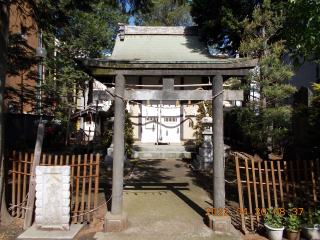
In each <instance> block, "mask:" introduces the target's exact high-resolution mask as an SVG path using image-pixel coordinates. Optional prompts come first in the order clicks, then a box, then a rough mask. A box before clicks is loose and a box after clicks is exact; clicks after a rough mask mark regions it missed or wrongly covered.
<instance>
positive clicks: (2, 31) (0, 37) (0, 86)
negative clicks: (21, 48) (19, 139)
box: [0, 0, 12, 226]
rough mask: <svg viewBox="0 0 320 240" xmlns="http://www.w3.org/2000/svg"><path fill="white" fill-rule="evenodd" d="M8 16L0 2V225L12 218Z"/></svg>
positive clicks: (5, 0)
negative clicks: (7, 147)
mask: <svg viewBox="0 0 320 240" xmlns="http://www.w3.org/2000/svg"><path fill="white" fill-rule="evenodd" d="M9 16H10V5H9V0H3V1H0V46H1V51H0V116H1V117H0V168H1V169H0V174H1V175H0V201H1V204H0V224H2V225H5V226H6V225H9V224H10V223H11V222H12V218H11V216H10V215H9V213H8V210H7V206H6V194H5V174H6V173H7V171H6V170H5V163H4V132H3V131H4V122H3V108H4V102H3V97H4V88H5V82H6V67H7V61H6V58H7V47H8V42H9V41H8V39H9Z"/></svg>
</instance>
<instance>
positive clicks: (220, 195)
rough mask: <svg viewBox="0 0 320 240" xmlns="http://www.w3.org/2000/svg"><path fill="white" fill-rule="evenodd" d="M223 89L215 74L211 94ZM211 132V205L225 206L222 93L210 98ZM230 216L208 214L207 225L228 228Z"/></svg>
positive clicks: (219, 78)
mask: <svg viewBox="0 0 320 240" xmlns="http://www.w3.org/2000/svg"><path fill="white" fill-rule="evenodd" d="M222 90H223V78H222V76H221V75H216V76H215V77H214V78H213V81H212V96H215V95H216V94H218V93H220V92H221V91H222ZM212 134H213V207H214V208H216V209H217V211H218V209H223V212H224V208H225V179H224V171H225V169H224V167H225V166H224V143H223V94H222V93H221V94H219V95H218V96H217V97H215V98H213V99H212ZM230 223H231V221H230V217H226V216H210V217H209V227H211V228H212V229H213V230H216V231H225V232H226V231H229V230H230Z"/></svg>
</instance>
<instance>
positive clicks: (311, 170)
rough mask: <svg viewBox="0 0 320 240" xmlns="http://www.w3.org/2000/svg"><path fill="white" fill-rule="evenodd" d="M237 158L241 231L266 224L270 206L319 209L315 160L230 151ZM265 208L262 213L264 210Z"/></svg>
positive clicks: (319, 183)
mask: <svg viewBox="0 0 320 240" xmlns="http://www.w3.org/2000/svg"><path fill="white" fill-rule="evenodd" d="M231 155H232V156H233V157H234V158H235V163H236V173H237V182H238V194H239V208H238V209H237V212H236V214H237V215H240V216H241V228H242V229H241V230H242V232H243V233H248V232H249V231H248V230H247V229H250V230H251V231H254V230H256V229H257V228H259V227H260V226H262V224H263V218H262V215H264V214H263V213H264V211H265V209H266V208H268V207H274V206H278V207H279V208H285V209H287V208H288V203H292V204H293V205H294V207H296V208H303V209H304V210H305V211H306V210H307V209H316V208H318V209H319V207H320V202H319V200H320V162H319V159H316V160H308V161H307V160H297V161H283V160H267V161H265V160H262V159H256V158H253V157H252V156H250V155H248V154H245V153H239V152H231ZM261 211H263V212H261Z"/></svg>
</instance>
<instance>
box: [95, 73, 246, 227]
mask: <svg viewBox="0 0 320 240" xmlns="http://www.w3.org/2000/svg"><path fill="white" fill-rule="evenodd" d="M108 91H109V92H107V91H95V92H94V96H93V99H94V100H114V101H115V113H114V142H115V145H114V152H113V158H114V164H113V182H112V208H111V212H110V213H107V215H106V219H105V231H113V230H114V223H115V222H114V218H115V216H119V218H120V219H121V220H122V224H120V225H121V228H122V229H125V228H126V227H125V224H126V218H127V214H126V213H125V212H123V211H122V195H123V155H124V135H123V133H124V114H125V103H124V101H123V100H128V101H131V100H133V101H142V100H159V101H161V100H179V101H183V100H197V101H202V100H209V99H212V123H213V165H214V166H213V178H214V181H213V202H214V205H213V206H214V207H215V208H216V209H218V208H222V209H224V208H225V178H224V142H223V100H227V101H236V100H238V101H243V91H242V90H233V91H230V90H224V91H223V77H222V76H221V75H215V76H214V78H213V81H212V90H202V91H199V90H174V78H173V77H172V76H165V77H164V78H163V87H162V90H147V91H146V90H135V91H132V90H125V77H124V76H123V75H120V74H118V75H117V76H116V81H115V89H108ZM110 93H111V94H110ZM113 212H114V214H113ZM119 218H118V219H119ZM213 218H214V219H213V220H212V221H213V222H217V221H219V217H218V218H216V217H213ZM221 220H222V219H221ZM222 222H223V223H226V226H225V229H226V230H227V229H229V227H228V226H227V225H228V224H230V222H229V221H227V220H226V219H225V218H223V221H222ZM118 223H120V222H118ZM218 224H219V225H220V226H219V230H221V221H219V223H218ZM218 224H216V225H218ZM210 225H211V226H212V227H213V228H214V223H212V224H210ZM116 229H118V226H117V227H116Z"/></svg>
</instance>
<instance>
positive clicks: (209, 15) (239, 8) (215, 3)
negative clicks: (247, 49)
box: [190, 0, 286, 54]
mask: <svg viewBox="0 0 320 240" xmlns="http://www.w3.org/2000/svg"><path fill="white" fill-rule="evenodd" d="M262 2H263V1H261V0H260V1H259V0H193V1H192V2H191V12H190V13H191V16H192V17H193V20H194V22H195V23H196V24H198V26H199V27H200V29H201V31H202V34H203V36H204V39H206V40H207V41H208V43H209V45H217V48H218V49H219V50H220V51H221V52H225V53H231V54H234V53H236V51H237V50H238V48H239V46H240V42H241V39H242V33H243V29H244V27H245V25H244V22H243V19H245V18H247V19H248V20H249V21H251V20H252V12H253V10H254V8H255V7H256V6H258V5H260V4H261V3H262ZM285 4H286V1H274V2H273V8H274V9H275V8H277V9H286V7H285ZM277 34H280V32H278V33H277Z"/></svg>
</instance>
